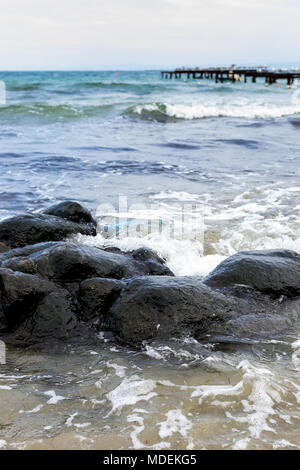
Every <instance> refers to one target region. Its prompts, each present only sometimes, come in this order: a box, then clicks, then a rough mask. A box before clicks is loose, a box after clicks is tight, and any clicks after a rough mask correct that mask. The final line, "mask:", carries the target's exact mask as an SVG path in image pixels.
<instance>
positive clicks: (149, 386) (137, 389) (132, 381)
mask: <svg viewBox="0 0 300 470" xmlns="http://www.w3.org/2000/svg"><path fill="white" fill-rule="evenodd" d="M155 388H156V381H155V380H150V379H149V380H142V379H141V378H140V377H138V376H137V375H134V376H132V377H130V378H127V377H126V378H125V379H124V380H123V381H122V382H121V384H120V385H119V386H118V387H116V388H115V389H114V390H112V391H111V392H109V393H108V394H107V398H108V399H109V400H110V402H111V403H112V410H111V413H113V412H115V411H118V412H119V411H121V410H122V408H124V407H125V406H129V405H135V404H136V403H138V402H139V401H144V400H145V401H148V400H151V398H153V397H155V396H157V393H156V392H154V391H153V390H155Z"/></svg>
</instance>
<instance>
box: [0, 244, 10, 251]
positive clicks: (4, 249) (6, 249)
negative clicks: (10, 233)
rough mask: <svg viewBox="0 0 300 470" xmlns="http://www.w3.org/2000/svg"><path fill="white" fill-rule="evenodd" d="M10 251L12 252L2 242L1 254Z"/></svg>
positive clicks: (0, 245)
mask: <svg viewBox="0 0 300 470" xmlns="http://www.w3.org/2000/svg"><path fill="white" fill-rule="evenodd" d="M9 250H10V247H8V246H7V245H5V244H4V243H2V242H0V253H5V252H6V251H9Z"/></svg>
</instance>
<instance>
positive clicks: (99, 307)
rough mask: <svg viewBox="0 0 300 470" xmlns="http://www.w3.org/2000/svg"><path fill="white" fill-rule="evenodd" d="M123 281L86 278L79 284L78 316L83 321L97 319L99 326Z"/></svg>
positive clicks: (119, 291) (118, 292) (122, 285)
mask: <svg viewBox="0 0 300 470" xmlns="http://www.w3.org/2000/svg"><path fill="white" fill-rule="evenodd" d="M125 286H126V284H125V282H123V281H117V280H116V279H101V278H93V279H86V280H85V281H83V282H81V284H80V286H79V295H78V300H79V305H80V310H79V311H80V314H79V315H80V318H81V319H83V320H84V321H89V320H96V319H97V320H98V322H97V324H98V326H99V327H100V326H101V325H102V323H103V321H104V319H105V316H106V315H107V313H108V312H109V309H110V307H111V306H112V305H113V303H114V302H115V301H116V299H117V298H118V296H119V295H120V293H121V290H122V289H123V288H124V287H125Z"/></svg>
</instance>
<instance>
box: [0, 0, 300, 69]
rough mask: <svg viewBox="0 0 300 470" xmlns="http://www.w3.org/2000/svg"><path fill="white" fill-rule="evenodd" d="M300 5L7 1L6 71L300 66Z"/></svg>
mask: <svg viewBox="0 0 300 470" xmlns="http://www.w3.org/2000/svg"><path fill="white" fill-rule="evenodd" d="M299 19H300V0H2V1H1V5H0V68H1V69H2V70H8V69H14V70H16V69H27V70H33V69H48V70H49V69H52V70H53V69H56V70H58V69H78V70H79V69H110V68H134V67H135V68H143V67H151V66H157V67H161V66H165V67H168V66H173V65H176V66H181V65H192V64H194V65H201V64H217V63H219V64H221V63H222V64H231V63H256V64H258V63H261V64H267V63H272V62H296V61H300V54H299V43H300V27H299Z"/></svg>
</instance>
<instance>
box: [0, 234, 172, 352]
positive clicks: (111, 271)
mask: <svg viewBox="0 0 300 470" xmlns="http://www.w3.org/2000/svg"><path fill="white" fill-rule="evenodd" d="M152 265H153V267H152ZM152 265H151V253H148V254H147V256H146V257H145V259H143V260H142V259H136V258H135V257H133V256H132V255H131V254H129V253H127V254H124V253H120V252H118V253H112V252H108V251H105V250H102V249H100V248H96V247H92V246H88V245H84V244H80V243H71V242H47V243H39V244H36V245H29V246H26V247H23V248H16V249H14V250H10V251H8V252H5V253H2V254H0V332H3V331H5V333H6V334H7V335H8V336H7V341H9V342H10V343H13V344H22V345H24V346H26V345H28V344H29V345H30V344H35V343H37V342H43V341H45V340H49V339H68V338H69V337H70V334H71V333H72V334H73V335H76V334H77V333H78V328H79V327H80V325H82V324H83V323H87V324H88V325H90V326H91V325H93V326H97V327H100V326H101V325H102V323H103V321H104V319H105V318H106V315H107V314H108V312H109V310H110V308H111V306H112V305H113V303H114V302H115V301H116V299H117V298H118V296H119V295H120V293H121V291H122V289H123V288H124V287H125V286H126V282H124V281H122V280H121V279H128V278H132V277H133V276H137V275H150V274H152V269H153V270H154V273H155V274H157V273H158V272H159V271H160V274H162V275H165V274H166V273H169V272H170V271H169V270H168V269H167V268H166V266H165V265H164V264H163V261H162V260H160V259H159V258H158V257H154V259H153V262H152ZM170 274H172V273H171V272H170Z"/></svg>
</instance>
